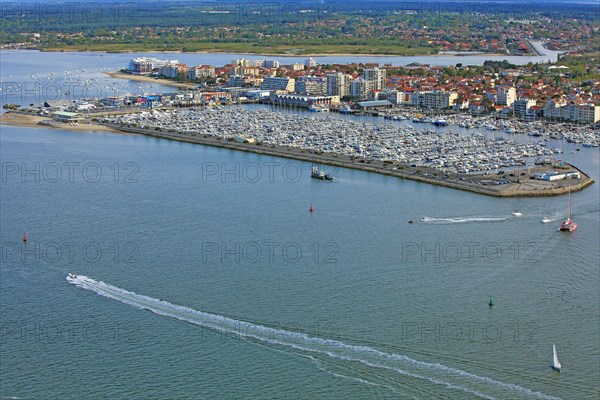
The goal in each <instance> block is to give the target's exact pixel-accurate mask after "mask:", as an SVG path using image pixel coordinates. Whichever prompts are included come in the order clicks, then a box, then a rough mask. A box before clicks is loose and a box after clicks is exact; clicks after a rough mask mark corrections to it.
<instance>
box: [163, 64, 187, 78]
mask: <svg viewBox="0 0 600 400" xmlns="http://www.w3.org/2000/svg"><path fill="white" fill-rule="evenodd" d="M180 72H185V73H186V75H187V66H186V65H185V64H174V65H173V64H169V65H163V66H162V67H160V68H159V69H158V73H159V75H161V76H164V77H165V78H171V79H175V78H177V77H178V76H179V73H180Z"/></svg>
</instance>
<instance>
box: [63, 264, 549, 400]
mask: <svg viewBox="0 0 600 400" xmlns="http://www.w3.org/2000/svg"><path fill="white" fill-rule="evenodd" d="M67 281H68V282H69V283H72V284H74V285H76V286H78V287H81V288H83V289H87V290H91V291H92V292H95V293H97V294H99V295H101V296H104V297H108V298H110V299H113V300H117V301H120V302H122V303H125V304H129V305H131V306H134V307H138V308H140V309H145V310H148V311H151V312H153V313H155V314H158V315H162V316H166V317H170V318H174V319H178V320H181V321H185V322H188V323H192V324H194V325H198V326H202V327H205V328H208V329H211V330H214V331H217V332H221V333H224V334H227V335H232V336H237V337H240V338H243V339H246V340H248V341H251V342H255V343H257V344H261V345H267V346H270V347H274V348H277V349H278V350H282V351H286V352H289V351H294V352H296V353H297V354H299V355H302V356H304V357H309V358H311V359H313V360H315V359H321V360H322V361H324V362H326V363H329V362H336V363H341V364H342V365H343V366H344V367H346V369H348V370H350V369H352V368H353V367H354V366H357V365H361V366H362V367H361V368H360V369H357V370H354V371H353V372H354V373H355V374H359V376H358V377H352V376H348V375H347V374H346V373H344V374H338V373H334V374H336V375H340V377H343V378H347V379H353V380H355V381H357V382H361V381H362V382H364V383H365V384H368V385H379V384H377V383H375V382H372V381H371V380H365V379H362V378H363V376H362V374H363V373H364V368H365V366H366V367H369V368H368V371H369V372H376V373H377V374H383V373H386V374H392V376H394V377H395V378H394V379H392V380H391V382H394V384H396V385H400V384H401V382H399V381H398V379H397V377H398V375H401V376H405V377H410V378H414V379H418V380H426V381H429V382H431V383H433V384H435V385H438V386H441V387H445V388H448V389H452V390H454V391H461V392H465V393H470V394H472V395H475V396H478V397H481V398H486V399H494V398H496V396H497V397H498V398H512V399H515V398H520V397H523V398H539V399H556V397H550V396H547V395H545V394H543V393H541V392H537V391H532V390H530V389H527V388H524V387H522V386H519V385H516V384H511V383H504V382H500V381H497V380H494V379H491V378H487V377H484V376H478V375H475V374H472V373H469V372H466V371H462V370H460V369H457V368H452V367H447V366H445V365H442V364H438V363H427V362H423V361H418V360H414V359H412V358H410V357H408V356H405V355H402V354H395V353H386V352H383V351H380V350H377V349H375V348H372V347H368V346H360V345H353V344H348V343H344V342H341V341H338V340H333V339H323V338H318V337H312V336H309V335H308V334H306V333H302V332H293V331H288V330H284V329H277V328H271V327H268V326H264V325H259V324H255V323H251V322H246V321H241V320H236V319H233V318H229V317H226V316H223V315H218V314H212V313H207V312H203V311H199V310H195V309H192V308H188V307H185V306H181V305H177V304H172V303H169V302H167V301H164V300H159V299H155V298H152V297H149V296H144V295H141V294H137V293H135V292H130V291H127V290H124V289H121V288H118V287H116V286H112V285H109V284H107V283H104V282H101V281H96V280H94V279H91V278H88V277H86V276H82V275H79V276H77V275H73V274H69V275H68V276H67ZM317 363H318V362H317ZM318 365H319V367H321V364H319V363H318ZM321 368H322V367H321ZM361 371H362V372H361ZM375 376H377V375H375ZM388 383H389V381H388ZM404 384H408V383H406V382H404ZM385 386H387V385H385ZM398 388H400V386H398Z"/></svg>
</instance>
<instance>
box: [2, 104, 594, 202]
mask: <svg viewBox="0 0 600 400" xmlns="http://www.w3.org/2000/svg"><path fill="white" fill-rule="evenodd" d="M48 120H49V118H48V117H42V116H38V115H31V114H23V113H18V112H6V113H4V114H2V115H1V116H0V124H6V125H11V126H19V127H28V128H46V129H47V128H57V129H65V130H72V131H88V132H89V131H99V132H107V133H116V134H122V135H127V134H129V135H144V136H149V137H154V138H160V139H166V140H175V141H180V142H187V143H192V144H199V145H204V146H211V147H219V148H224V149H228V150H235V151H244V152H250V153H255V154H260V155H268V156H273V157H281V158H286V159H293V160H299V161H305V162H310V163H312V162H317V163H319V164H323V165H330V166H334V167H340V168H349V169H355V170H360V171H365V172H372V173H378V174H382V175H388V176H395V177H397V178H401V179H408V180H413V181H417V182H421V183H428V184H431V185H436V186H443V187H448V188H452V189H457V190H462V191H468V192H472V193H478V194H482V195H486V196H493V197H505V198H511V197H551V196H559V195H563V194H567V193H568V192H569V190H570V191H571V192H578V191H581V190H583V189H585V188H587V187H588V186H590V185H593V184H594V183H595V182H594V180H593V179H591V178H590V177H589V176H588V175H587V174H586V173H584V172H583V171H581V170H580V169H579V168H577V167H575V166H574V165H572V164H568V165H569V167H570V168H571V169H573V170H576V171H578V172H579V173H580V174H581V179H578V180H577V181H578V182H577V183H576V184H574V185H564V186H563V185H560V184H557V183H548V182H546V181H539V180H532V179H528V178H526V179H525V180H524V181H523V182H518V183H517V182H512V183H509V184H506V185H504V187H501V188H500V187H499V186H493V185H486V183H484V184H483V186H482V185H481V182H486V181H492V180H494V178H493V175H469V176H460V175H455V176H453V177H451V178H447V179H445V178H441V177H435V176H432V175H433V174H440V171H437V170H435V169H431V168H427V167H412V168H411V167H406V166H402V167H401V166H400V165H399V164H389V163H385V162H382V161H373V162H371V163H361V162H359V161H358V160H357V159H356V158H351V157H349V156H345V155H342V154H334V153H324V152H323V153H320V154H318V153H314V152H311V151H309V150H304V149H300V148H294V147H284V146H270V145H265V144H263V145H257V144H255V143H238V142H232V141H227V140H225V139H219V138H217V137H214V136H184V135H179V134H172V133H166V132H162V131H160V132H159V131H155V130H148V129H141V128H132V127H127V126H121V125H116V124H93V123H90V124H85V123H82V124H80V125H77V126H74V125H70V124H64V123H56V124H53V125H49V124H44V123H43V122H44V121H48ZM546 169H547V167H546V166H544V167H541V168H539V170H540V171H545V170H546ZM533 172H535V170H534V171H532V173H533ZM425 173H427V174H425ZM459 177H462V178H463V179H466V178H468V179H469V181H467V180H460V178H459ZM474 182H479V184H477V183H474ZM558 182H559V183H560V182H561V181H558Z"/></svg>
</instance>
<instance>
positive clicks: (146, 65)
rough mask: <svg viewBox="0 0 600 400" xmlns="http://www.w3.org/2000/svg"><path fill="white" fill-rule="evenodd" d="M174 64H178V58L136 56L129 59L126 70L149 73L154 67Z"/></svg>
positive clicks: (135, 72) (134, 72)
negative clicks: (163, 58) (165, 58)
mask: <svg viewBox="0 0 600 400" xmlns="http://www.w3.org/2000/svg"><path fill="white" fill-rule="evenodd" d="M176 64H179V60H162V59H159V58H153V57H138V58H132V59H131V60H130V61H129V66H128V67H127V71H128V72H130V73H132V74H149V73H151V72H152V70H154V69H158V68H160V67H164V66H167V65H176Z"/></svg>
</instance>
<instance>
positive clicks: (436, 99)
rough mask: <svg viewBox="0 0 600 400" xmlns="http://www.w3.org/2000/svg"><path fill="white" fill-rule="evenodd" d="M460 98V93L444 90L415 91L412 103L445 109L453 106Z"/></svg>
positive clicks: (417, 105) (416, 105)
mask: <svg viewBox="0 0 600 400" xmlns="http://www.w3.org/2000/svg"><path fill="white" fill-rule="evenodd" d="M456 99H458V93H456V92H446V91H442V90H432V91H424V92H415V93H414V94H413V96H412V98H411V102H412V105H413V106H415V107H424V108H429V109H436V110H443V109H446V108H449V107H452V106H453V105H454V104H455V103H456Z"/></svg>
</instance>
